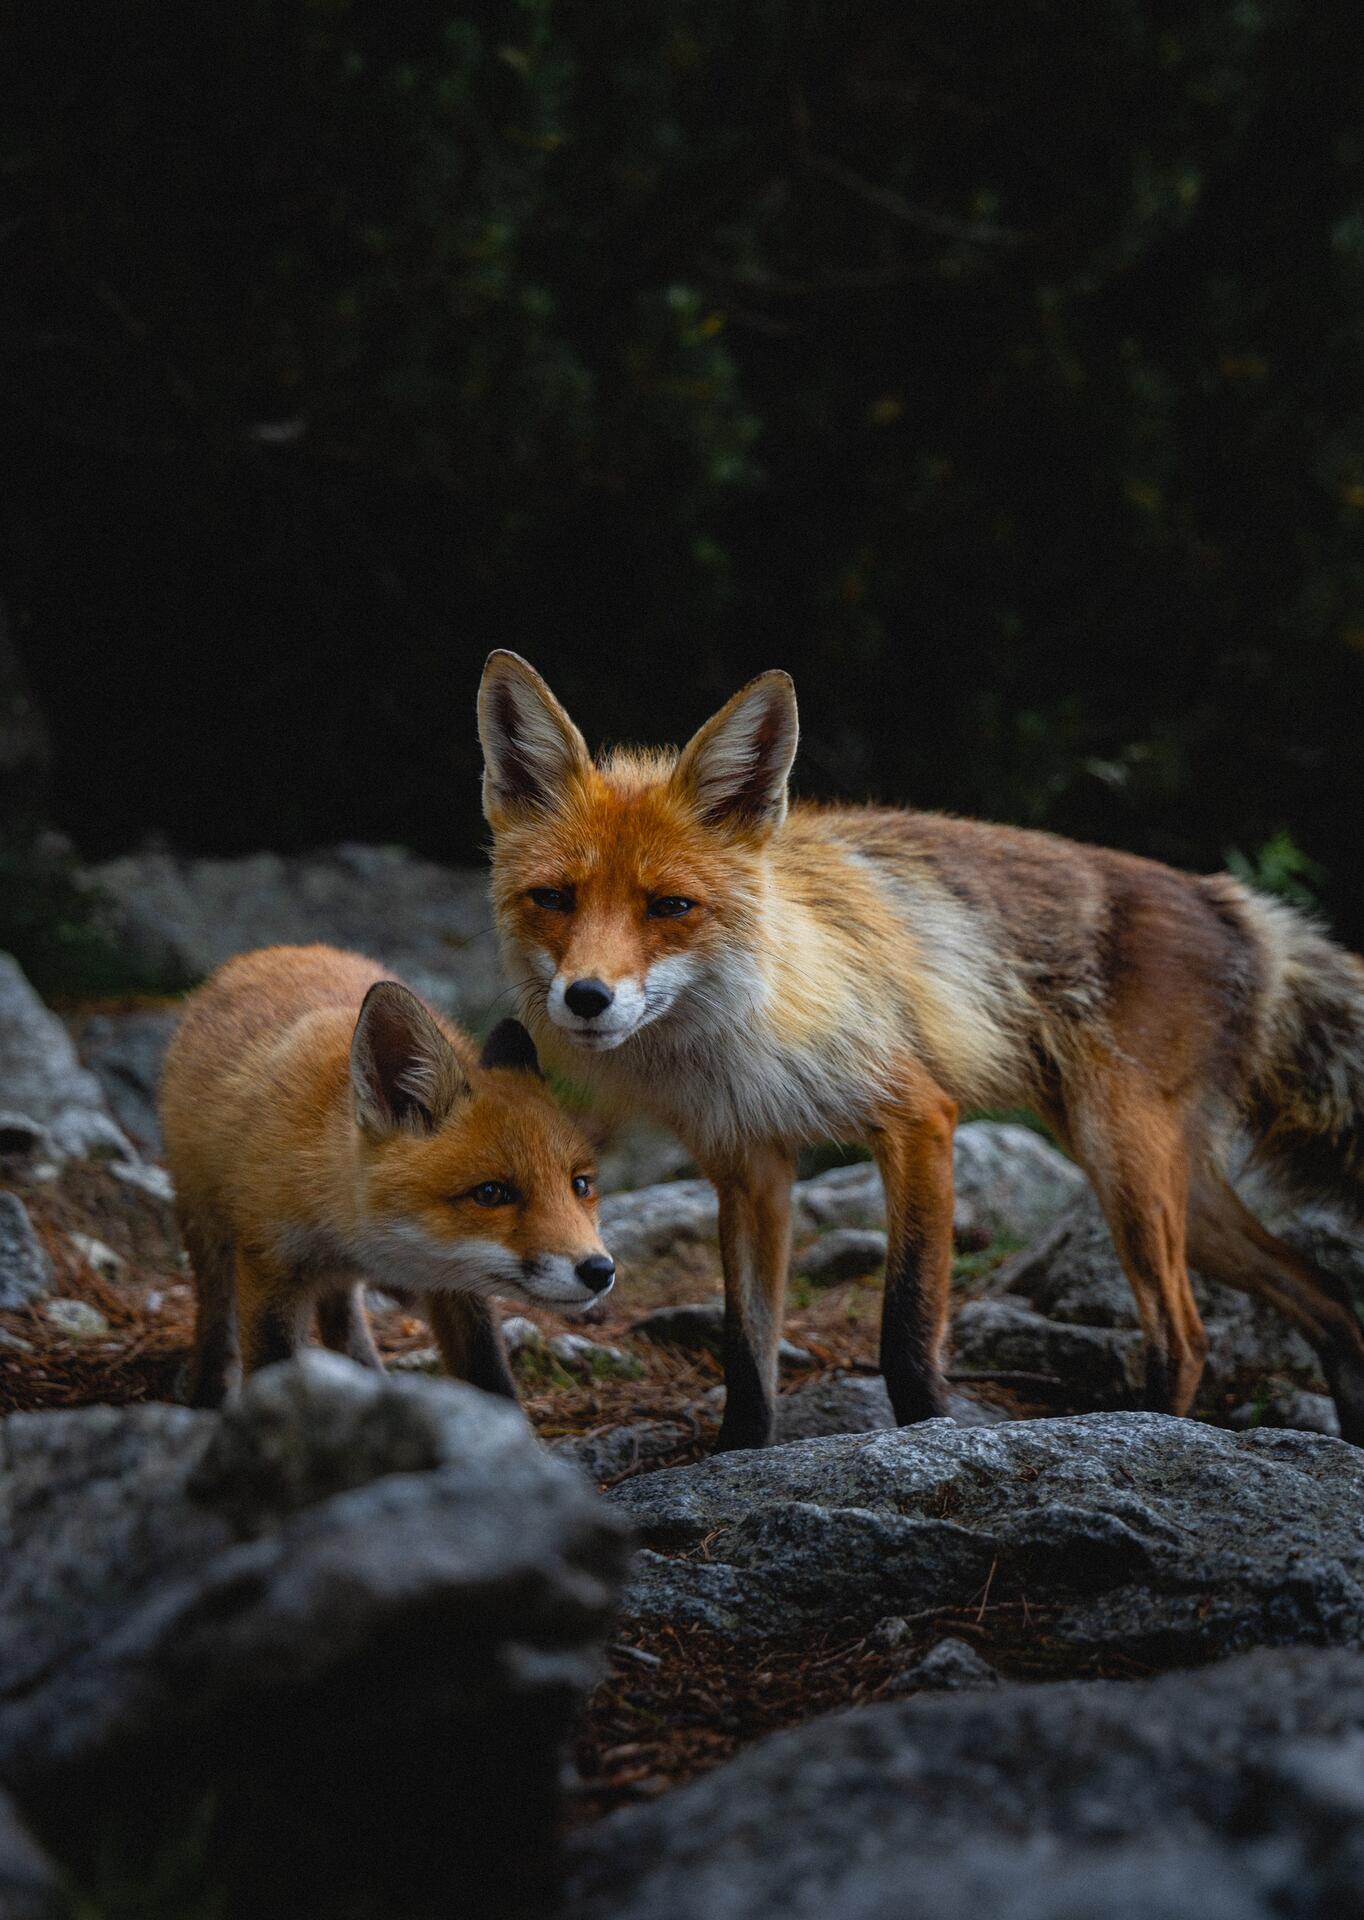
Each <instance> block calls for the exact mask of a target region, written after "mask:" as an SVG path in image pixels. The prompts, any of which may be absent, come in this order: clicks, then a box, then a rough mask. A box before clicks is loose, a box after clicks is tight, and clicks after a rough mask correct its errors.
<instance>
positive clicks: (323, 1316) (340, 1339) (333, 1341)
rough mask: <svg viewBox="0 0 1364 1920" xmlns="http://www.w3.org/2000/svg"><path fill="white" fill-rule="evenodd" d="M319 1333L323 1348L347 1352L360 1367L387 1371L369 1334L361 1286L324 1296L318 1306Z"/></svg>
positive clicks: (350, 1287)
mask: <svg viewBox="0 0 1364 1920" xmlns="http://www.w3.org/2000/svg"><path fill="white" fill-rule="evenodd" d="M317 1331H318V1333H319V1334H320V1335H321V1337H322V1344H323V1346H324V1347H330V1348H331V1350H332V1352H333V1353H344V1354H345V1356H346V1358H347V1359H348V1360H354V1361H355V1363H356V1365H357V1366H361V1367H373V1368H374V1369H375V1370H376V1371H377V1372H379V1373H382V1372H383V1371H384V1363H383V1358H382V1356H381V1355H380V1352H379V1349H378V1348H377V1347H376V1346H375V1344H374V1335H373V1334H372V1333H371V1332H370V1327H369V1316H368V1314H366V1312H365V1299H364V1289H363V1288H362V1287H360V1286H349V1287H338V1288H336V1290H335V1291H334V1292H331V1293H324V1294H323V1295H322V1297H321V1298H320V1299H319V1301H318V1303H317Z"/></svg>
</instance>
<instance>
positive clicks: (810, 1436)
mask: <svg viewBox="0 0 1364 1920" xmlns="http://www.w3.org/2000/svg"><path fill="white" fill-rule="evenodd" d="M948 1412H949V1413H950V1415H951V1417H952V1418H953V1419H954V1420H955V1421H956V1422H957V1423H958V1425H959V1426H965V1427H991V1426H995V1425H997V1424H998V1422H999V1421H1000V1420H1001V1419H1003V1417H1004V1416H1003V1415H1002V1414H1000V1413H997V1412H996V1411H995V1410H994V1408H992V1407H986V1406H982V1405H981V1404H980V1403H979V1402H978V1401H975V1400H971V1399H968V1397H967V1396H966V1395H965V1394H964V1393H952V1394H949V1395H948ZM894 1425H895V1415H894V1414H893V1413H892V1412H891V1406H890V1396H889V1394H888V1393H887V1392H886V1383H885V1381H884V1380H882V1378H881V1377H880V1375H879V1374H875V1375H868V1374H860V1373H821V1374H820V1375H819V1377H818V1378H817V1379H814V1380H811V1381H810V1382H809V1383H808V1385H805V1386H800V1387H795V1388H793V1389H792V1391H791V1392H790V1393H784V1394H782V1396H781V1397H780V1399H779V1400H778V1401H777V1437H778V1439H779V1440H782V1441H787V1440H814V1439H818V1438H819V1437H820V1436H821V1435H822V1434H826V1433H880V1432H885V1431H886V1430H887V1429H888V1428H891V1427H893V1426H894Z"/></svg>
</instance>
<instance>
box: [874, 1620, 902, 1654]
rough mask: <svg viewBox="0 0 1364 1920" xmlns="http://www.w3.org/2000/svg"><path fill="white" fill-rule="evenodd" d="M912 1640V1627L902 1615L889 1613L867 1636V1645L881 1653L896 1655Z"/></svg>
mask: <svg viewBox="0 0 1364 1920" xmlns="http://www.w3.org/2000/svg"><path fill="white" fill-rule="evenodd" d="M911 1638H912V1634H911V1631H910V1625H909V1622H908V1620H906V1619H905V1617H904V1615H903V1614H902V1613H888V1614H887V1615H886V1617H885V1619H884V1620H878V1621H877V1622H876V1625H875V1626H874V1627H873V1628H872V1629H871V1632H870V1633H869V1634H868V1635H867V1645H868V1646H869V1647H875V1648H876V1649H877V1651H878V1652H879V1653H894V1652H896V1651H897V1649H898V1648H900V1647H903V1646H905V1645H906V1644H907V1643H908V1642H909V1640H910V1639H911Z"/></svg>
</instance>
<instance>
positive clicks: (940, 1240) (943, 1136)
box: [872, 1062, 957, 1426]
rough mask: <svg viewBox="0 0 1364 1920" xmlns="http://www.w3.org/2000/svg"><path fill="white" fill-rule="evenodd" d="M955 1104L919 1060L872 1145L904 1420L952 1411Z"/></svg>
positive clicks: (891, 1348) (893, 1391)
mask: <svg viewBox="0 0 1364 1920" xmlns="http://www.w3.org/2000/svg"><path fill="white" fill-rule="evenodd" d="M956 1123H957V1108H956V1103H955V1102H954V1101H952V1100H949V1099H948V1097H947V1095H946V1094H945V1093H944V1092H943V1091H942V1089H941V1087H939V1086H938V1085H937V1084H936V1082H934V1081H933V1080H931V1079H930V1078H929V1077H928V1075H927V1074H926V1073H925V1072H924V1070H923V1068H922V1067H920V1066H919V1065H918V1064H917V1062H916V1063H914V1064H913V1066H912V1068H911V1070H910V1072H909V1074H908V1085H907V1087H906V1091H905V1093H904V1094H903V1096H902V1097H901V1099H899V1100H898V1101H897V1102H896V1103H895V1104H894V1106H892V1107H889V1108H887V1109H886V1110H885V1111H883V1112H882V1114H881V1115H880V1116H879V1125H878V1128H877V1130H876V1132H875V1134H874V1135H873V1139H872V1148H873V1151H874V1153H875V1155H876V1162H877V1165H878V1166H879V1167H880V1169H881V1178H882V1180H883V1181H884V1183H885V1189H886V1226H887V1230H888V1234H887V1237H888V1240H889V1246H888V1249H887V1254H886V1291H885V1300H884V1303H883V1305H882V1309H881V1372H882V1373H883V1375H884V1376H885V1382H886V1390H887V1392H888V1393H889V1395H890V1404H891V1408H892V1410H893V1411H894V1414H895V1418H896V1420H897V1421H898V1422H899V1423H900V1425H901V1426H909V1425H911V1424H912V1423H913V1422H914V1421H916V1420H931V1419H932V1418H933V1417H934V1416H935V1415H936V1414H941V1413H945V1412H946V1410H947V1398H946V1388H945V1385H944V1382H943V1377H942V1342H943V1334H944V1332H945V1330H946V1326H947V1305H948V1295H949V1290H950V1288H951V1284H952V1139H953V1134H954V1131H955V1128H956Z"/></svg>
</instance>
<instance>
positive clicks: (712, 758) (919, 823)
mask: <svg viewBox="0 0 1364 1920" xmlns="http://www.w3.org/2000/svg"><path fill="white" fill-rule="evenodd" d="M479 730H480V736H481V739H482V744H483V753H484V767H485V771H484V788H483V804H484V812H485V814H486V816H487V819H488V821H489V823H490V825H491V827H492V829H493V835H494V841H493V874H492V884H493V897H494V902H495V906H496V912H497V919H498V925H499V928H500V932H501V937H502V942H503V948H504V957H505V960H506V964H507V966H508V969H509V972H510V976H511V978H512V979H513V980H514V981H515V983H516V984H517V986H518V987H519V988H520V990H521V997H522V1001H523V1006H524V1013H525V1017H526V1019H527V1021H528V1024H530V1026H531V1027H532V1028H533V1029H534V1031H535V1032H536V1034H537V1035H538V1036H539V1037H540V1038H541V1039H542V1040H544V1041H546V1042H550V1043H557V1045H558V1051H559V1054H560V1056H561V1057H562V1056H563V1055H564V1053H565V1052H568V1053H570V1054H571V1055H572V1064H573V1069H574V1071H575V1072H578V1073H580V1074H582V1075H583V1076H584V1077H585V1078H587V1079H588V1081H589V1082H590V1083H595V1084H596V1085H597V1086H598V1087H599V1088H600V1089H601V1090H602V1091H604V1092H607V1093H610V1094H613V1095H614V1096H616V1097H617V1099H623V1100H624V1101H626V1102H631V1103H636V1104H638V1105H639V1106H642V1107H644V1108H646V1109H647V1110H649V1111H651V1112H653V1113H654V1114H656V1115H657V1116H658V1117H659V1118H660V1119H661V1120H663V1121H665V1122H666V1123H667V1124H668V1125H670V1126H671V1127H672V1128H673V1129H674V1130H675V1131H676V1132H677V1133H678V1134H679V1135H680V1136H681V1138H682V1139H683V1141H684V1142H686V1144H687V1145H688V1146H689V1148H690V1149H691V1150H692V1152H693V1153H694V1154H695V1157H696V1159H697V1161H698V1163H699V1164H700V1165H701V1166H702V1167H703V1169H704V1170H705V1172H706V1173H707V1175H708V1177H709V1178H710V1179H712V1180H713V1181H714V1183H715V1186H716V1188H717V1190H718V1193H719V1201H720V1241H721V1252H722V1257H723V1261H724V1271H725V1377H726V1381H727V1386H728V1392H727V1396H726V1405H725V1415H724V1421H723V1424H722V1427H721V1431H720V1439H719V1445H720V1446H721V1447H722V1448H726V1447H745V1446H761V1445H763V1444H764V1443H765V1442H766V1441H767V1440H768V1439H769V1438H770V1436H771V1432H772V1424H773V1398H774V1392H775V1352H776V1342H777V1338H778V1335H779V1333H780V1323H781V1314H782V1299H783V1292H784V1287H785V1282H786V1272H787V1265H788V1255H789V1245H790V1191H791V1182H792V1178H793V1170H794V1163H795V1153H796V1150H797V1148H798V1147H800V1146H801V1145H802V1144H805V1143H809V1142H812V1141H816V1140H820V1139H825V1138H835V1139H842V1140H863V1141H865V1142H867V1143H868V1144H869V1145H870V1147H871V1149H872V1152H873V1153H874V1155H875V1157H876V1160H877V1162H878V1164H879V1166H880V1169H881V1172H882V1175H883V1176H884V1180H885V1188H886V1203H887V1216H888V1224H889V1240H890V1249H889V1258H888V1261H887V1267H886V1284H885V1303H884V1308H883V1316H882V1323H881V1366H882V1370H883V1372H884V1374H885V1379H886V1385H887V1387H888V1389H889V1392H890V1399H891V1404H892V1406H893V1408H894V1410H895V1415H896V1418H897V1419H898V1420H900V1421H902V1422H908V1421H914V1420H922V1419H926V1418H928V1417H929V1416H931V1415H933V1414H936V1413H939V1412H941V1411H942V1407H943V1385H942V1373H941V1363H940V1351H941V1346H942V1336H943V1331H944V1325H945V1321H946V1314H947V1300H948V1284H949V1271H950V1259H951V1251H952V1134H953V1127H954V1124H955V1121H956V1117H957V1112H958V1109H959V1108H960V1107H962V1106H997V1105H1001V1104H1007V1105H1015V1104H1022V1105H1027V1106H1030V1107H1032V1108H1034V1109H1035V1110H1036V1111H1037V1112H1039V1113H1040V1114H1041V1115H1042V1116H1043V1117H1044V1118H1045V1119H1046V1121H1047V1123H1048V1124H1049V1125H1050V1126H1051V1127H1052V1128H1053V1129H1054V1131H1055V1133H1056V1135H1057V1137H1058V1138H1059V1139H1060V1140H1061V1141H1063V1142H1064V1144H1065V1145H1066V1146H1067V1147H1068V1148H1069V1150H1070V1151H1071V1152H1072V1153H1073V1154H1074V1155H1075V1157H1076V1159H1077V1160H1078V1161H1079V1162H1080V1164H1081V1165H1082V1166H1083V1167H1084V1168H1085V1170H1086V1172H1087V1173H1088V1174H1089V1176H1090V1178H1091V1180H1092V1182H1093V1184H1094V1187H1095V1189H1096V1191H1097V1193H1098V1196H1099V1200H1100V1202H1101V1204H1102V1206H1103V1209H1104V1213H1105V1215H1106V1217H1107V1220H1108V1223H1109V1226H1110V1228H1111V1229H1112V1233H1113V1238H1114V1242H1115V1244H1116V1246H1117V1250H1118V1254H1119V1256H1120V1258H1121V1260H1122V1264H1123V1267H1124V1269H1125V1271H1126V1273H1127V1276H1128V1279H1129V1280H1130V1282H1131V1285H1132V1290H1133V1293H1134V1294H1135V1296H1136V1301H1137V1306H1138V1309H1139V1311H1140V1316H1141V1324H1142V1329H1143V1332H1144V1334H1145V1337H1146V1347H1147V1363H1146V1397H1147V1400H1148V1403H1149V1404H1150V1405H1151V1406H1152V1407H1154V1408H1158V1409H1165V1410H1169V1411H1172V1412H1176V1413H1183V1412H1186V1411H1187V1409H1188V1407H1189V1405H1190V1403H1191V1401H1192V1399H1193V1397H1194V1393H1195V1390H1196V1388H1197V1385H1198V1380H1199V1375H1200V1372H1201V1370H1202V1366H1203V1359H1204V1354H1205V1352H1206V1348H1207V1340H1206V1336H1205V1334H1204V1331H1203V1326H1202V1323H1201V1321H1200V1319H1199V1315H1198V1309H1197V1307H1196V1305H1195V1303H1194V1299H1193V1295H1192V1292H1191V1291H1190V1287H1189V1275H1188V1264H1187V1263H1188V1261H1189V1260H1192V1261H1193V1263H1194V1265H1195V1266H1196V1267H1197V1268H1198V1269H1199V1270H1200V1271H1201V1272H1203V1273H1205V1274H1207V1275H1209V1276H1210V1277H1212V1278H1215V1279H1218V1280H1221V1281H1225V1282H1228V1283H1229V1284H1231V1285H1233V1286H1239V1287H1243V1288H1246V1289H1247V1290H1249V1291H1251V1292H1254V1293H1257V1294H1260V1295H1261V1296H1262V1297H1264V1298H1265V1299H1268V1300H1270V1301H1272V1302H1273V1304H1274V1305H1275V1306H1276V1307H1278V1308H1279V1309H1281V1311H1282V1312H1283V1313H1285V1314H1286V1315H1287V1316H1288V1317H1289V1318H1290V1319H1291V1320H1293V1321H1294V1322H1295V1323H1296V1324H1297V1325H1298V1326H1299V1327H1300V1328H1301V1329H1302V1331H1303V1332H1304V1333H1305V1334H1306V1335H1307V1337H1308V1339H1309V1340H1310V1341H1311V1342H1312V1344H1313V1345H1314V1347H1315V1348H1316V1350H1317V1352H1318V1354H1319V1355H1320V1358H1321V1363H1322V1368H1323V1371H1324V1372H1325V1375H1326V1378H1327V1380H1328V1382H1329V1383H1330V1387H1331V1391H1332V1393H1333V1394H1334V1396H1335V1401H1336V1406H1337V1408H1338V1410H1339V1414H1340V1422H1341V1430H1342V1432H1343V1433H1344V1434H1345V1435H1346V1436H1347V1437H1348V1438H1350V1439H1351V1440H1354V1441H1356V1442H1364V1337H1362V1336H1361V1332H1360V1326H1359V1323H1358V1321H1357V1320H1356V1317H1355V1314H1354V1311H1353V1309H1352V1306H1351V1304H1350V1300H1349V1298H1348V1295H1347V1293H1346V1291H1345V1290H1344V1288H1343V1287H1342V1286H1341V1285H1340V1284H1339V1283H1338V1282H1336V1281H1335V1280H1334V1279H1332V1278H1331V1277H1330V1276H1328V1275H1327V1274H1325V1273H1323V1272H1321V1271H1320V1270H1319V1269H1318V1268H1316V1267H1314V1266H1312V1265H1311V1264H1309V1263H1308V1262H1307V1261H1306V1260H1304V1259H1302V1258H1300V1257H1299V1255H1297V1254H1296V1253H1294V1252H1293V1251H1292V1250H1291V1249H1290V1248H1289V1247H1287V1246H1285V1245H1284V1244H1283V1243H1282V1242H1281V1241H1279V1240H1277V1239H1276V1238H1275V1237H1274V1236H1273V1235H1272V1234H1270V1233H1268V1232H1267V1231H1266V1230H1265V1228H1264V1227H1263V1226H1261V1224H1260V1223H1259V1221H1257V1220H1256V1219H1255V1218H1254V1217H1253V1216H1252V1215H1251V1214H1250V1213H1249V1212H1248V1211H1247V1210H1246V1208H1245V1207H1244V1206H1243V1205H1242V1203H1241V1201H1240V1200H1239V1199H1238V1198H1237V1196H1236V1195H1235V1193H1234V1192H1233V1191H1232V1189H1231V1187H1230V1186H1229V1185H1228V1184H1227V1181H1226V1178H1225V1177H1224V1174H1223V1172H1222V1170H1221V1167H1222V1162H1223V1160H1224V1158H1225V1154H1226V1149H1227V1148H1228V1146H1229V1145H1230V1144H1231V1143H1232V1141H1233V1138H1234V1137H1236V1136H1247V1137H1249V1139H1250V1140H1251V1141H1252V1142H1253V1143H1254V1145H1255V1148H1256V1150H1257V1152H1258V1154H1259V1156H1260V1157H1261V1158H1262V1159H1263V1161H1264V1162H1265V1163H1267V1164H1268V1165H1269V1166H1270V1167H1271V1168H1272V1169H1274V1170H1275V1171H1277V1172H1278V1173H1280V1174H1282V1175H1284V1176H1285V1177H1286V1179H1287V1181H1288V1183H1289V1185H1290V1186H1291V1187H1293V1188H1295V1189H1296V1191H1297V1192H1299V1193H1300V1194H1303V1195H1314V1196H1315V1195H1325V1196H1329V1197H1331V1198H1333V1199H1337V1200H1343V1201H1344V1202H1346V1203H1347V1204H1348V1205H1349V1206H1351V1207H1352V1208H1353V1209H1354V1210H1355V1212H1356V1213H1361V1214H1364V963H1361V962H1360V961H1359V960H1357V959H1355V958H1354V957H1353V956H1352V955H1350V954H1348V953H1345V952H1344V951H1342V950H1341V949H1340V948H1338V947H1336V946H1335V945H1333V944H1332V943H1331V942H1330V941H1329V940H1328V939H1326V938H1325V937H1324V936H1323V935H1322V934H1321V933H1320V932H1319V931H1318V930H1317V929H1316V928H1315V927H1314V926H1313V925H1312V924H1311V923H1310V922H1309V921H1307V920H1305V919H1303V918H1302V917H1301V916H1299V915H1298V914H1296V913H1294V912H1293V911H1292V910H1291V909H1289V908H1288V907H1285V906H1283V905H1281V904H1279V903H1278V902H1276V901H1273V900H1267V899H1262V898H1260V897H1259V896H1257V895H1255V894H1253V893H1251V892H1250V891H1248V890H1247V889H1246V888H1245V887H1243V886H1241V885H1240V884H1239V883H1238V882H1237V881H1235V880H1234V879H1232V878H1230V877H1229V876H1227V875H1225V874H1219V875H1215V876H1213V877H1210V878H1199V877H1195V876H1193V875H1190V874H1184V873H1178V872H1175V871H1174V870H1173V869H1171V868H1168V867H1164V866H1160V865H1157V864H1156V863H1154V862H1152V861H1149V860H1142V859H1137V858H1134V857H1133V856H1131V855H1128V854H1122V853H1111V852H1106V851H1103V850H1100V849H1097V848H1092V847H1084V846H1079V845H1076V844H1073V843H1071V842H1068V841H1065V840H1061V839H1057V838H1055V837H1053V836H1051V835H1049V834H1043V833H1030V832H1022V831H1017V830H1015V829H1012V828H1006V827H996V826H986V825H983V824H979V823H976V822H973V821H967V820H955V819H949V818H944V817H941V816H939V815H934V814H923V813H910V812H897V811H891V810H889V809H886V808H881V807H870V806H822V805H808V804H797V805H795V806H792V807H788V804H787V779H788V775H789V773H790V769H791V763H792V760H793V758H794V756H795V751H796V740H797V720H796V701H795V692H794V689H793V687H792V683H791V681H790V679H789V677H788V676H787V675H786V674H784V673H765V674H762V675H761V676H760V677H759V678H758V679H756V680H754V681H752V682H750V684H749V685H748V686H746V687H744V688H743V689H742V691H741V692H739V693H737V694H736V695H735V696H734V698H733V699H732V700H730V701H729V703H728V704H727V705H726V706H725V707H723V708H722V709H721V710H720V712H719V713H717V714H716V715H715V716H714V717H713V718H712V719H711V720H709V721H708V722H707V723H706V725H705V726H704V727H702V728H701V730H700V732H699V733H697V734H696V735H695V737H694V738H693V739H692V740H691V741H690V742H689V744H688V745H687V746H686V747H685V748H683V749H682V751H681V753H677V752H674V751H666V752H657V751H649V752H641V751H635V750H620V751H616V752H614V753H612V754H610V755H608V756H606V757H604V758H603V759H601V760H600V761H599V762H596V763H594V761H593V759H592V757H591V756H590V754H589V753H588V750H587V747H586V745H585V743H584V740H583V737H582V735H581V733H580V732H579V731H578V729H577V727H576V726H574V724H573V722H572V721H571V720H570V719H569V717H568V715H567V713H565V711H564V709H563V708H562V707H561V706H560V704H559V702H558V701H557V700H556V699H555V698H554V695H553V694H552V693H551V692H550V690H549V688H548V687H547V686H546V685H545V683H544V681H543V680H542V679H541V678H540V676H539V675H538V674H537V673H536V672H535V671H534V669H533V668H532V667H530V666H529V665H528V664H527V663H526V662H525V661H524V660H522V659H521V658H519V656H517V655H516V654H513V653H505V652H498V653H494V654H493V655H492V656H491V657H490V659H489V661H488V664H487V667H486V669H485V671H484V675H483V682H482V686H481V688H480V692H479Z"/></svg>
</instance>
